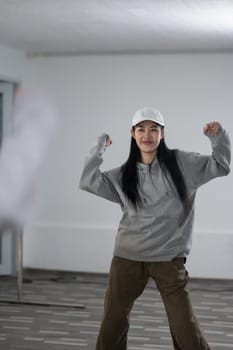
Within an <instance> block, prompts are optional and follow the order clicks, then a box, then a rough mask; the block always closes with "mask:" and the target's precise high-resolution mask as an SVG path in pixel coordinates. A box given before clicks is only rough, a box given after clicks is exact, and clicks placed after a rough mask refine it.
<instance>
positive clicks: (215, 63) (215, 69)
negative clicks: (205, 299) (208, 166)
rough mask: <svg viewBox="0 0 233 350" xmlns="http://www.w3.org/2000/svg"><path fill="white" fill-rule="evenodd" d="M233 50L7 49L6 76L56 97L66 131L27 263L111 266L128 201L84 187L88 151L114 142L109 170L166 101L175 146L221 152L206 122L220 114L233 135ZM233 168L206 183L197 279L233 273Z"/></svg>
mask: <svg viewBox="0 0 233 350" xmlns="http://www.w3.org/2000/svg"><path fill="white" fill-rule="evenodd" d="M232 61H233V55H232V54H167V55H162V54H161V55H116V56H112V55H103V56H101V55H94V56H88V55H86V56H85V55H83V56H70V57H40V56H38V57H27V56H26V55H25V54H24V53H23V52H21V51H18V50H12V49H8V48H4V47H1V48H0V79H1V80H6V81H14V82H16V81H17V82H20V83H21V85H22V86H23V87H25V88H26V89H29V90H30V89H34V88H40V89H42V90H43V91H47V92H48V93H49V94H51V95H52V96H53V98H54V100H55V101H56V104H57V107H58V110H59V116H60V120H59V131H58V133H57V136H56V139H55V141H54V143H53V146H52V149H51V150H50V152H49V155H48V162H47V164H46V168H45V169H44V171H43V173H42V175H41V181H40V206H39V210H38V212H37V213H36V216H35V217H34V219H33V221H32V222H31V223H30V225H28V226H26V227H25V228H24V256H23V259H24V267H28V268H41V269H49V270H65V271H85V272H98V273H107V272H108V267H109V263H110V260H111V256H112V251H113V245H114V239H115V235H116V231H117V226H118V222H119V220H120V217H121V210H120V208H119V207H118V206H117V205H116V204H114V203H111V202H108V201H106V200H104V199H101V198H98V197H95V196H93V195H91V194H88V193H85V192H83V191H81V190H79V188H78V181H79V177H80V174H81V170H82V167H83V162H84V158H85V156H86V155H87V153H88V152H89V149H90V148H91V146H92V145H93V144H94V143H95V142H96V139H97V137H98V136H99V135H100V134H101V133H102V132H107V133H109V134H110V135H111V137H112V140H113V145H112V146H111V148H109V149H108V150H107V151H106V153H105V155H104V163H103V165H102V169H103V170H106V169H110V168H113V167H116V166H119V165H120V164H122V163H123V162H124V161H125V160H126V158H127V157H128V153H129V144H130V123H131V119H132V116H133V114H134V112H135V111H136V110H137V109H138V108H140V107H143V106H154V107H157V108H158V109H159V110H160V111H161V112H162V114H163V115H164V118H165V121H166V129H165V130H166V131H165V137H166V142H167V144H168V146H169V147H171V148H181V149H184V150H188V151H196V152H200V153H204V154H209V153H210V152H211V148H210V143H209V141H208V139H207V138H206V137H205V136H204V135H203V132H202V128H203V127H204V125H205V123H206V122H208V121H212V120H218V121H220V123H221V124H222V125H223V126H224V127H225V128H226V129H227V130H228V132H229V134H230V136H231V138H232V136H233V117H232V91H233V70H232ZM232 180H233V175H232V173H231V174H230V175H229V176H227V177H225V178H218V179H216V180H213V181H212V182H210V183H208V184H207V185H205V186H204V187H203V188H201V189H200V190H199V192H198V195H197V199H196V220H195V226H194V236H193V248H192V252H191V254H190V256H189V259H188V263H187V264H188V268H189V271H190V275H191V276H192V277H200V278H201V277H205V278H233V269H232V266H233V218H232V208H233V191H232V189H233V181H232Z"/></svg>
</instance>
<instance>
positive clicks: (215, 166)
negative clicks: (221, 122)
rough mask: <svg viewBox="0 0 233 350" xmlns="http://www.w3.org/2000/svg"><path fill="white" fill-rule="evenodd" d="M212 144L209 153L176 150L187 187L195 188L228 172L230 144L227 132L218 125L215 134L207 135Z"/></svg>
mask: <svg viewBox="0 0 233 350" xmlns="http://www.w3.org/2000/svg"><path fill="white" fill-rule="evenodd" d="M208 137H209V139H210V142H211V146H212V154H211V155H201V154H199V153H193V152H182V151H177V156H178V161H179V164H180V165H181V169H182V171H183V174H184V177H185V180H186V183H187V185H188V187H191V188H193V189H195V190H196V189H197V188H198V187H200V186H202V185H203V184H205V183H207V182H208V181H210V180H212V179H214V178H216V177H220V176H225V175H228V174H229V173H230V161H231V144H230V139H229V136H228V134H227V132H226V131H225V130H224V129H223V128H222V127H220V130H219V133H218V134H217V135H216V136H208Z"/></svg>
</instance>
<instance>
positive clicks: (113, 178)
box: [80, 128, 231, 262]
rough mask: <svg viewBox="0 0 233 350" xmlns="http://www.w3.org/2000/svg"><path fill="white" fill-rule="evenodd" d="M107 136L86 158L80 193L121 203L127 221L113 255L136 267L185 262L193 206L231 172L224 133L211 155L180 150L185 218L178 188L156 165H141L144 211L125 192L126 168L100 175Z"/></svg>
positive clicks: (216, 138) (215, 139)
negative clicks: (199, 194)
mask: <svg viewBox="0 0 233 350" xmlns="http://www.w3.org/2000/svg"><path fill="white" fill-rule="evenodd" d="M106 137H107V134H103V135H101V136H100V137H99V138H98V142H97V144H96V146H95V147H93V148H92V149H91V151H90V154H89V156H87V157H86V160H85V165H84V169H83V172H82V175H81V179H80V188H81V189H82V190H85V191H88V192H91V193H93V194H95V195H97V196H100V197H103V198H105V199H108V200H110V201H112V202H115V203H118V204H119V205H120V206H121V209H122V212H123V215H122V218H121V221H120V224H119V227H118V232H117V236H116V241H115V248H114V255H115V256H119V257H122V258H126V259H131V260H136V261H145V262H146V261H147V262H148V261H150V262H153V261H170V260H172V259H173V258H175V257H186V256H187V255H188V254H189V252H190V249H191V242H192V231H193V219H194V200H195V195H196V191H197V189H198V188H199V187H200V186H201V185H203V184H205V183H206V182H208V181H210V180H212V179H214V178H215V177H219V176H224V175H227V174H228V173H229V172H230V168H229V164H230V158H231V153H230V140H229V137H228V135H227V133H226V131H225V130H224V129H223V128H220V131H219V133H218V135H217V136H213V137H209V139H210V141H211V145H212V150H213V152H212V155H200V154H199V153H194V152H184V151H180V150H177V159H178V163H179V166H180V169H181V171H182V173H183V176H184V179H185V181H186V185H187V190H188V193H189V196H190V202H191V210H190V211H189V213H187V214H185V213H184V210H183V205H182V203H181V200H180V198H179V195H178V193H177V191H176V188H175V186H174V183H173V181H172V179H171V177H170V176H169V174H167V173H165V172H164V171H163V170H162V169H161V167H160V165H159V162H158V160H157V159H155V160H154V161H153V163H152V164H151V165H145V164H142V163H138V165H137V168H138V173H139V184H140V186H139V194H140V197H141V198H142V202H143V204H142V206H140V207H138V208H137V210H136V209H135V208H134V207H133V206H132V204H131V203H130V202H129V200H128V199H127V198H126V196H125V194H124V193H123V191H122V188H121V167H118V168H115V169H112V170H109V171H105V172H101V170H100V165H101V163H102V162H103V159H102V155H103V153H104V151H105V141H106Z"/></svg>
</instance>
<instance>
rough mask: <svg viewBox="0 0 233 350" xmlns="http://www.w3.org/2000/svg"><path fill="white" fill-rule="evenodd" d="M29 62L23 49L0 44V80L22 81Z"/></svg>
mask: <svg viewBox="0 0 233 350" xmlns="http://www.w3.org/2000/svg"><path fill="white" fill-rule="evenodd" d="M30 64H31V62H30V61H27V60H26V57H25V54H24V52H23V51H20V50H14V49H10V48H6V47H1V46H0V80H6V81H11V82H15V83H19V82H21V81H23V79H24V76H25V72H26V71H27V69H28V66H29V65H30Z"/></svg>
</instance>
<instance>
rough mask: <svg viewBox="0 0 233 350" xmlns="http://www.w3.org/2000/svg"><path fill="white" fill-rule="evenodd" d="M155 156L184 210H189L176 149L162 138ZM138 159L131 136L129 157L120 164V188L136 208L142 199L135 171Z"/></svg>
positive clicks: (136, 147) (138, 155) (139, 157)
mask: <svg viewBox="0 0 233 350" xmlns="http://www.w3.org/2000/svg"><path fill="white" fill-rule="evenodd" d="M157 157H158V161H159V164H160V167H161V169H162V170H163V171H164V172H165V174H166V173H167V172H168V173H169V174H170V176H171V178H172V180H173V183H174V185H175V188H176V190H177V192H178V195H179V197H180V200H181V202H182V204H183V207H184V210H185V212H187V211H188V210H189V200H188V193H187V187H186V184H185V180H184V177H183V174H182V172H181V170H180V167H179V164H178V161H177V157H176V150H175V149H169V148H168V147H167V145H166V143H165V140H164V138H162V139H161V140H160V144H159V146H158V149H157ZM140 161H141V153H140V150H139V148H138V146H137V144H136V141H135V139H134V138H133V137H132V138H131V145H130V153H129V157H128V159H127V161H126V162H125V163H124V164H123V165H122V168H121V170H122V190H123V192H124V194H125V195H126V197H127V198H128V199H129V200H130V202H131V203H132V204H133V206H134V207H135V208H137V206H141V204H142V200H141V198H140V195H139V191H138V186H139V177H138V171H137V163H138V162H140Z"/></svg>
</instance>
